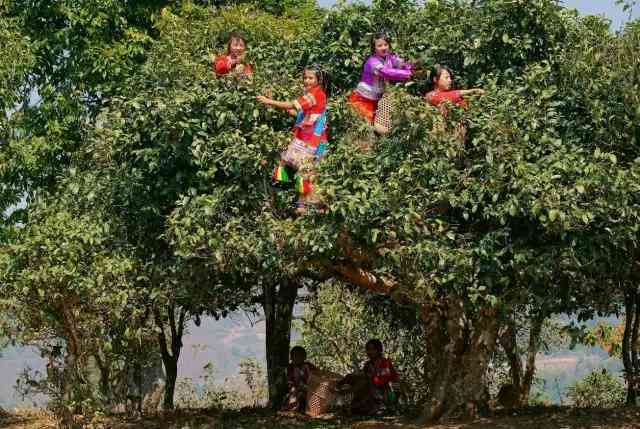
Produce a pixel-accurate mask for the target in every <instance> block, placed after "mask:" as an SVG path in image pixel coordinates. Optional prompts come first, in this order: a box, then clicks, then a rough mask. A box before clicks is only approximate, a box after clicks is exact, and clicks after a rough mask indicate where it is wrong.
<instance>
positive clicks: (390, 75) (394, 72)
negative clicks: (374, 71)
mask: <svg viewBox="0 0 640 429" xmlns="http://www.w3.org/2000/svg"><path fill="white" fill-rule="evenodd" d="M378 74H380V76H382V77H383V78H385V79H387V80H397V81H402V80H409V79H410V78H411V69H408V70H407V69H395V68H393V67H392V66H391V65H390V64H389V65H387V64H385V65H384V66H382V68H380V69H378Z"/></svg>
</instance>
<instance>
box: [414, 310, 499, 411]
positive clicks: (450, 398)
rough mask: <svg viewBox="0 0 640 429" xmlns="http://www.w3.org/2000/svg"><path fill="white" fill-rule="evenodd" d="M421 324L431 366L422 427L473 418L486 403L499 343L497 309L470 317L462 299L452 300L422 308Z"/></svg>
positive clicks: (481, 311)
mask: <svg viewBox="0 0 640 429" xmlns="http://www.w3.org/2000/svg"><path fill="white" fill-rule="evenodd" d="M423 321H424V323H425V338H426V354H427V356H429V357H430V358H431V361H432V363H433V367H432V368H431V370H430V371H429V375H428V377H429V387H430V389H431V401H430V403H428V404H426V406H425V408H424V409H423V412H422V415H421V417H420V422H421V423H428V422H435V421H437V420H439V419H440V418H441V417H443V416H451V415H463V416H468V417H475V416H476V415H477V413H478V411H481V410H483V409H486V407H487V402H488V399H489V398H488V391H487V389H486V380H485V376H486V373H487V369H488V366H489V362H490V359H491V355H492V354H493V352H494V350H495V347H496V343H497V336H498V320H497V317H496V311H495V309H492V308H484V309H481V310H480V311H478V312H475V313H471V312H469V311H465V308H464V300H463V299H461V298H458V297H450V298H448V299H447V300H446V301H445V302H443V303H440V304H436V305H434V306H432V307H427V308H424V309H423Z"/></svg>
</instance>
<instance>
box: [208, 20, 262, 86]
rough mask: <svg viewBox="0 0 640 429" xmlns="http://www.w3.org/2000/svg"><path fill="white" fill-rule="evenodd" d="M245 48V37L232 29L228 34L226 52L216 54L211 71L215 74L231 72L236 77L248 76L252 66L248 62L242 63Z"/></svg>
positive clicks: (251, 71)
mask: <svg viewBox="0 0 640 429" xmlns="http://www.w3.org/2000/svg"><path fill="white" fill-rule="evenodd" d="M246 50H247V41H246V39H245V37H244V36H243V35H242V34H241V33H239V32H237V31H234V32H232V33H231V34H230V35H229V41H228V42H227V53H226V54H225V55H220V56H218V57H217V58H216V59H215V61H214V62H213V71H214V72H215V73H216V76H224V75H227V74H232V75H234V76H237V77H248V76H250V75H251V74H252V73H253V68H252V67H251V66H250V65H249V64H244V63H243V61H244V56H245V54H246Z"/></svg>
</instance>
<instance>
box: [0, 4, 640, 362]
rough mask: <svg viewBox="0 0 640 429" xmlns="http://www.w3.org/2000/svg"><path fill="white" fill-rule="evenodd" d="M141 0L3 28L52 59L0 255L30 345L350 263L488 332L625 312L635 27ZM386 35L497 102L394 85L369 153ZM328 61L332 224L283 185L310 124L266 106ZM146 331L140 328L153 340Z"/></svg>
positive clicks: (32, 75)
mask: <svg viewBox="0 0 640 429" xmlns="http://www.w3.org/2000/svg"><path fill="white" fill-rule="evenodd" d="M129 3H130V2H124V1H118V0H112V1H107V2H104V1H102V2H97V1H94V0H83V1H81V2H67V1H54V2H26V1H22V0H14V1H12V2H11V3H10V4H9V5H10V6H9V8H8V10H9V13H10V16H11V20H10V21H3V23H2V24H0V25H2V26H7V27H6V28H7V29H8V30H5V27H0V34H2V35H3V36H2V37H5V39H6V40H9V41H18V43H17V48H9V49H19V50H21V51H25V52H33V54H32V56H26V57H25V58H26V60H27V61H26V62H25V64H26V66H25V65H22V66H21V68H20V69H19V70H26V71H25V72H23V71H20V72H19V73H17V74H12V73H13V72H11V73H10V74H9V76H10V79H16V78H17V79H22V80H23V81H24V82H25V86H24V87H25V88H28V85H36V86H37V90H38V92H39V94H40V95H41V96H42V101H41V103H40V104H39V105H37V106H32V107H31V108H29V109H26V110H25V111H24V113H23V114H21V115H19V117H16V118H15V121H16V122H15V128H16V130H18V132H16V133H14V135H12V136H11V138H10V139H9V141H8V142H7V144H3V145H2V148H1V149H0V151H1V152H0V160H1V161H2V162H3V163H2V165H0V168H1V170H0V174H1V175H2V179H3V180H2V182H3V187H2V188H0V189H1V190H2V192H3V194H2V196H0V207H1V208H3V209H4V208H5V207H6V206H7V205H8V204H10V203H14V202H15V201H16V200H17V198H19V197H21V196H22V195H23V194H26V195H27V203H28V205H27V209H26V210H25V211H23V212H22V213H20V217H19V218H16V221H17V220H18V219H19V220H20V221H21V222H22V223H21V228H15V229H12V230H11V232H10V235H8V241H9V247H8V251H7V252H3V253H2V256H0V257H1V258H2V267H3V272H2V277H1V279H0V284H2V285H3V291H2V299H3V300H5V302H6V303H7V308H13V310H12V311H15V312H16V319H15V320H16V321H18V322H19V323H20V324H22V325H24V327H26V329H25V332H26V333H28V334H29V335H31V338H38V334H39V331H38V329H39V328H42V329H45V328H46V329H49V331H47V334H48V335H50V336H51V337H55V338H62V339H64V341H65V342H70V341H71V340H72V335H71V334H72V332H71V331H69V330H68V329H67V328H66V327H65V325H64V324H63V323H62V322H61V320H64V318H61V315H60V314H61V309H64V308H65V307H64V306H62V307H61V306H60V305H61V303H73V306H72V308H73V311H75V312H77V313H78V314H79V315H82V316H83V318H82V320H80V322H79V323H80V326H81V327H82V329H83V332H93V333H97V334H95V335H94V336H92V337H91V336H90V337H91V338H110V336H113V335H116V334H113V333H111V332H106V331H105V329H106V327H108V326H111V324H113V323H115V322H114V320H116V316H119V317H120V316H124V315H126V316H127V317H133V316H132V315H139V314H144V313H145V312H146V311H153V312H154V313H155V312H158V311H160V310H165V311H164V313H167V311H166V310H167V309H169V312H170V313H171V314H172V315H173V314H174V310H175V311H178V309H179V311H181V312H182V314H200V313H202V312H210V313H212V314H214V315H216V316H221V315H224V314H226V312H227V311H232V310H233V309H236V308H238V307H239V306H242V305H251V304H252V303H253V302H254V301H255V298H256V296H257V295H258V294H259V291H260V290H261V289H262V285H263V284H265V282H267V283H269V284H274V282H277V281H280V280H282V279H290V278H296V279H298V280H300V281H301V282H303V283H309V284H311V283H314V282H315V281H316V279H318V278H319V279H325V278H326V277H331V276H338V277H340V275H339V274H340V272H339V271H337V270H336V267H344V266H346V267H348V268H354V269H355V270H361V271H362V272H365V274H366V275H365V277H366V278H367V279H370V278H371V276H375V278H376V279H382V280H383V281H384V282H386V284H391V285H392V290H393V292H392V297H393V298H394V299H395V300H396V301H400V302H403V303H409V304H412V305H415V306H418V307H421V306H423V305H426V304H430V303H434V302H441V299H442V298H445V297H451V296H455V297H464V302H463V304H464V306H465V307H464V309H465V311H466V313H465V314H466V316H467V317H468V320H471V319H472V318H473V316H474V315H477V314H480V310H482V309H485V308H486V307H496V308H499V309H501V310H502V312H503V314H501V315H505V314H507V313H509V312H510V311H513V308H518V307H517V306H522V305H527V304H534V305H535V307H536V308H540V309H542V310H544V311H545V312H547V313H552V312H556V311H563V312H573V311H576V312H578V311H580V312H583V313H584V315H586V316H588V315H589V314H590V312H592V311H596V310H599V311H603V312H611V311H615V310H616V309H617V306H618V304H619V303H620V300H619V299H618V295H617V294H616V293H617V291H619V285H621V284H624V282H625V281H629V280H630V279H631V276H632V265H633V262H634V258H629V257H628V256H629V255H635V254H637V234H638V224H639V219H638V214H639V213H640V211H639V210H638V195H640V185H639V184H640V180H639V179H640V163H639V162H638V159H639V158H638V152H637V151H638V145H637V143H638V135H639V134H638V130H637V127H635V126H634V127H631V126H629V124H637V123H638V118H639V117H638V115H639V113H638V112H639V111H638V109H637V105H638V98H637V97H638V95H637V94H639V93H640V91H639V90H638V89H639V88H638V87H637V85H638V80H637V70H638V69H639V67H638V59H637V58H638V56H637V55H635V53H636V52H637V51H638V47H639V46H640V45H639V38H638V34H639V32H638V28H639V27H638V24H637V23H632V24H629V25H628V26H627V27H626V28H625V30H624V31H623V32H621V33H620V34H615V35H614V34H611V33H610V32H609V31H608V30H607V26H606V23H604V22H603V20H601V19H598V18H592V17H589V18H580V17H578V16H576V15H575V14H573V13H569V12H567V11H566V10H565V9H563V8H561V7H559V6H558V4H557V2H555V1H551V0H532V1H528V2H513V1H503V0H487V1H481V2H475V4H474V5H471V4H468V3H460V2H448V1H438V2H426V3H424V4H423V3H420V2H412V1H402V0H400V1H375V2H373V4H372V5H371V6H370V7H368V6H365V5H362V4H350V5H346V4H341V5H339V6H337V7H335V8H333V9H331V10H329V11H320V10H316V9H315V8H314V7H313V6H312V5H309V4H308V3H307V2H303V3H304V5H303V6H299V5H300V3H299V2H291V3H290V2H261V3H258V4H257V5H250V4H240V5H235V6H231V5H227V4H224V5H223V4H217V5H218V6H224V7H217V8H211V7H207V6H206V5H209V6H210V4H209V3H208V2H207V3H206V5H199V4H194V3H192V2H186V1H185V2H182V1H181V2H169V1H148V2H138V3H136V5H135V6H133V5H130V4H129ZM201 3H202V2H201ZM262 8H264V9H262ZM265 9H266V10H265ZM274 13H277V15H274ZM383 28H384V29H387V30H388V31H389V32H390V33H391V34H392V36H393V37H394V39H395V41H394V43H395V48H396V50H397V51H398V52H399V53H400V54H402V55H403V56H404V57H406V58H408V59H411V60H413V61H416V62H417V63H418V64H419V68H422V69H424V68H426V67H427V66H430V65H432V64H433V63H435V62H444V63H447V64H449V65H451V66H453V68H454V70H455V72H456V74H457V77H458V84H459V85H462V86H465V87H466V86H472V85H473V86H475V85H482V86H483V87H484V88H485V89H487V90H488V95H487V96H485V97H483V98H482V99H472V100H470V105H471V106H470V108H469V109H468V110H464V111H462V110H456V109H453V110H452V111H451V112H450V114H449V115H448V116H447V118H446V119H443V118H442V115H441V114H440V113H439V112H438V111H436V110H435V109H433V108H431V107H429V106H426V105H425V103H424V101H423V100H422V98H421V97H417V96H416V95H421V94H422V93H423V92H424V90H425V89H426V88H427V87H428V84H427V82H426V79H425V78H424V75H422V76H423V77H419V78H416V80H415V81H414V82H411V83H408V84H406V85H397V86H393V87H391V88H390V91H391V93H392V95H393V97H394V98H395V100H396V102H397V105H398V106H402V108H401V109H398V110H397V114H396V116H395V118H394V120H395V123H394V131H393V133H392V134H390V135H389V136H387V137H385V138H379V139H376V140H375V141H373V142H371V143H372V147H373V150H371V151H369V152H363V151H361V150H359V149H358V144H357V143H358V141H359V140H362V139H363V138H364V139H368V138H369V135H370V134H369V130H367V129H366V126H364V125H363V124H361V123H360V122H359V120H358V119H357V118H355V117H354V116H353V115H352V114H351V113H350V112H349V110H348V108H347V106H346V103H345V101H344V95H346V94H347V93H348V92H349V91H350V90H351V89H352V88H353V86H354V85H355V83H356V81H357V78H358V74H359V72H360V67H361V65H362V62H363V60H364V58H365V56H366V54H367V52H368V49H369V48H368V44H369V41H368V38H369V35H370V34H371V33H372V32H373V31H377V30H379V29H383ZM231 29H239V30H241V31H243V32H244V33H246V34H247V37H248V40H249V53H248V60H249V62H251V63H252V64H253V65H255V69H256V73H255V75H254V76H253V78H252V79H249V80H246V81H236V80H234V79H226V78H221V79H216V78H214V76H213V74H212V72H211V64H210V61H211V57H212V55H214V54H216V53H219V52H221V51H222V50H223V49H224V42H225V40H224V39H225V35H226V34H228V32H229V31H230V30H231ZM6 34H8V35H10V36H9V37H6V36H4V35H6ZM17 34H19V35H20V36H17ZM27 37H29V38H30V40H29V39H28V38H27ZM14 45H15V43H14ZM8 46H12V45H11V44H9V45H8ZM11 52H13V51H11ZM33 61H35V63H34V62H33ZM309 62H320V63H322V64H323V66H324V67H325V68H326V69H327V70H329V71H330V74H331V82H332V84H331V87H330V89H331V91H332V94H331V96H332V97H331V102H330V106H329V107H330V127H331V147H330V152H329V155H328V157H327V158H326V160H325V161H323V163H322V164H321V166H320V167H319V189H320V192H321V194H322V195H323V196H324V198H325V200H326V201H327V202H328V203H329V207H330V210H329V212H328V213H327V214H325V215H322V216H320V215H310V216H305V217H303V218H299V219H290V218H288V217H287V215H286V206H287V204H288V202H289V201H290V200H291V199H292V197H293V195H292V193H291V192H283V193H276V192H275V191H274V190H273V189H272V188H271V187H270V186H269V176H270V173H271V168H272V166H273V165H275V163H276V162H277V158H278V153H279V151H280V150H281V149H282V148H283V147H285V146H286V144H287V143H288V142H289V139H290V127H291V121H292V120H291V118H288V117H287V116H286V115H284V114H282V113H281V112H275V111H272V110H269V109H265V108H264V107H262V106H259V105H258V104H257V103H256V101H255V96H256V95H258V94H261V93H264V92H265V91H267V90H273V92H274V95H275V96H276V98H279V99H292V98H294V97H296V96H298V95H300V93H301V91H302V87H301V82H300V75H301V70H302V68H303V66H304V65H305V64H307V63H309ZM2 64H3V65H2V66H1V67H0V79H6V78H5V76H7V74H6V70H9V71H12V70H13V69H12V68H11V67H12V66H11V65H10V66H9V67H8V68H7V66H5V64H6V63H4V62H3V63H2ZM25 67H26V68H25ZM2 91H6V89H5V87H4V86H3V89H2ZM2 94H3V95H4V92H3V93H2ZM460 121H463V122H464V123H465V124H466V127H467V129H468V133H467V134H468V140H467V142H466V143H465V144H461V143H460V141H459V140H458V139H457V138H456V137H455V135H454V133H453V132H452V130H454V129H455V127H456V126H457V124H458V123H459V122H460ZM4 183H7V184H8V185H4ZM5 189H8V190H9V191H10V192H8V193H5ZM5 194H6V196H5ZM14 223H15V221H14ZM3 250H4V249H3ZM361 271H358V272H361ZM5 285H7V286H6V287H5ZM141 297H144V298H146V299H145V300H142V301H141ZM612 297H613V299H612ZM34 302H35V303H38V304H41V305H38V306H36V307H35V308H34V307H32V305H33V303H34ZM59 304H60V305H59ZM358 305H360V304H358ZM363 305H364V304H363ZM94 306H101V307H100V308H95V307H94ZM99 310H100V311H99ZM125 310H126V311H125ZM336 311H337V310H336ZM96 314H98V315H101V317H102V316H104V317H105V318H106V319H105V320H106V322H100V323H98V320H100V319H99V318H97V317H93V316H92V317H89V316H90V315H96ZM85 317H86V318H85ZM134 320H137V319H135V317H134ZM367 323H369V322H367ZM133 325H134V326H127V324H126V323H122V324H119V325H117V326H118V334H117V335H122V336H123V337H124V338H126V339H129V338H131V332H132V331H133V332H137V331H138V329H149V328H150V327H149V325H148V324H147V325H145V324H144V323H142V321H140V322H139V324H137V323H133ZM156 329H160V330H161V329H163V327H159V326H156ZM389 329H390V328H389ZM127 330H128V331H127ZM69 344H70V343H69ZM107 344H109V342H107ZM177 344H179V342H178V343H177ZM416 344H417V342H416ZM81 348H82V349H83V350H90V351H94V350H100V352H101V353H102V352H104V350H102V349H100V348H99V347H98V346H95V345H93V344H82V347H81ZM82 353H84V352H81V354H82ZM412 353H413V352H412ZM416 353H417V352H416Z"/></svg>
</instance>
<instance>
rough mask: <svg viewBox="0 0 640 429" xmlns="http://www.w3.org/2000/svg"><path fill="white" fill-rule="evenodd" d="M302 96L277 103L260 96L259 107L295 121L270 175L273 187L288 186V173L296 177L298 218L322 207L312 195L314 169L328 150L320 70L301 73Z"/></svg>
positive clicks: (318, 68)
mask: <svg viewBox="0 0 640 429" xmlns="http://www.w3.org/2000/svg"><path fill="white" fill-rule="evenodd" d="M303 83H304V94H303V95H302V96H300V97H299V98H298V99H296V100H295V101H276V100H272V99H271V98H269V97H266V96H263V95H260V96H258V97H257V99H258V101H259V102H260V103H263V104H266V105H267V106H273V107H277V108H279V109H283V110H286V111H287V112H289V114H290V115H292V116H295V117H296V124H295V126H294V128H293V139H292V141H291V143H290V144H289V146H288V147H287V150H286V151H284V152H283V153H282V155H281V158H280V164H279V165H278V166H277V167H276V169H275V170H274V172H273V177H272V179H273V181H274V183H288V182H290V181H292V180H291V177H290V175H291V174H290V173H291V172H293V173H295V176H294V177H293V181H295V186H296V191H297V192H298V195H299V196H298V201H297V203H296V212H297V214H303V213H304V212H305V210H306V208H307V207H316V208H320V209H322V208H323V207H324V205H323V204H322V202H321V201H320V199H319V197H318V196H317V195H316V193H315V192H314V185H313V179H314V177H315V172H314V167H315V165H316V164H317V162H318V161H320V159H322V157H323V156H324V154H325V152H326V150H327V95H326V93H325V91H324V88H323V85H324V77H323V73H322V71H321V69H320V67H319V66H317V65H313V66H310V67H307V68H305V69H304V72H303Z"/></svg>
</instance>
